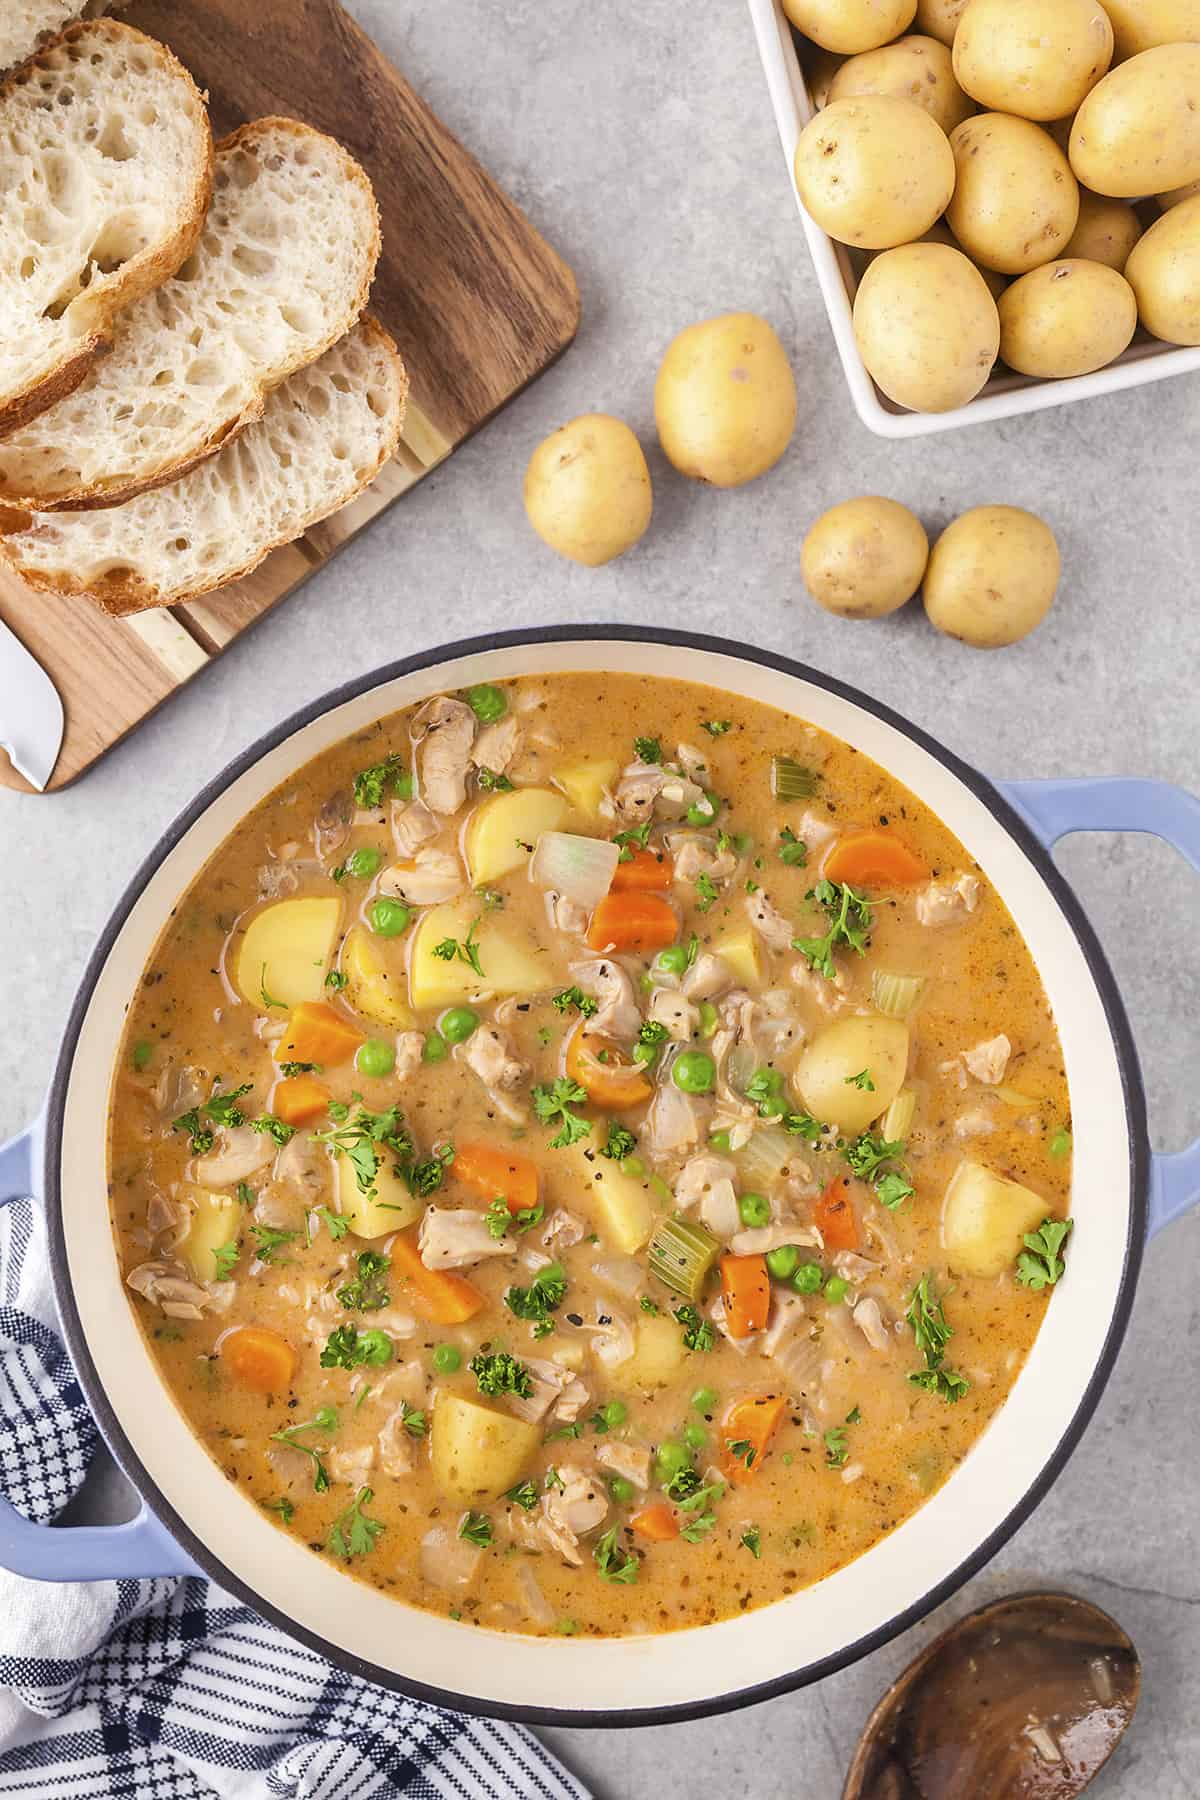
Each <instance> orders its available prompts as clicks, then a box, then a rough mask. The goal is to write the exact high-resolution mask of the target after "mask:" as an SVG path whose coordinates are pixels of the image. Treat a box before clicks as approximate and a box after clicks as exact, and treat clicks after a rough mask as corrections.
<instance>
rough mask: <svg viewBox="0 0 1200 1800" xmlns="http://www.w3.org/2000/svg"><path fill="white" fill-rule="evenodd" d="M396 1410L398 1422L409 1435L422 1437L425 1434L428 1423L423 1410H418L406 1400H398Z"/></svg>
mask: <svg viewBox="0 0 1200 1800" xmlns="http://www.w3.org/2000/svg"><path fill="white" fill-rule="evenodd" d="M397 1411H398V1413H399V1415H400V1423H401V1425H403V1427H404V1429H405V1431H407V1433H408V1435H409V1437H414V1438H423V1437H424V1436H425V1433H426V1432H427V1431H428V1429H429V1425H428V1421H427V1420H426V1418H425V1414H424V1413H423V1412H420V1411H418V1409H417V1408H416V1407H415V1406H410V1405H409V1404H408V1401H407V1400H402V1401H401V1402H400V1405H399V1407H398V1408H397Z"/></svg>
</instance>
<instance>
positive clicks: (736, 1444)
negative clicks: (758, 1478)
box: [725, 1438, 758, 1469]
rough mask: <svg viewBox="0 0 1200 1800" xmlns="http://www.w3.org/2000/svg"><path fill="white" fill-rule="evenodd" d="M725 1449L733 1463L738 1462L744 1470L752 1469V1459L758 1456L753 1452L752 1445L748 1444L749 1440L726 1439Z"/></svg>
mask: <svg viewBox="0 0 1200 1800" xmlns="http://www.w3.org/2000/svg"><path fill="white" fill-rule="evenodd" d="M725 1448H726V1449H727V1450H728V1452H729V1454H730V1456H732V1458H733V1460H734V1462H740V1463H741V1464H742V1467H743V1468H746V1469H750V1468H753V1466H754V1459H755V1457H756V1456H757V1455H758V1452H757V1451H756V1450H755V1448H754V1445H753V1444H752V1443H751V1442H750V1439H749V1438H726V1439H725Z"/></svg>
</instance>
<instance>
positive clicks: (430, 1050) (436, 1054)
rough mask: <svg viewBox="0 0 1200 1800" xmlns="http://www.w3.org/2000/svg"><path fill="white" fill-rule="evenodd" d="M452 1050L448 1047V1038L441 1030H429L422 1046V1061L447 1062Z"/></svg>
mask: <svg viewBox="0 0 1200 1800" xmlns="http://www.w3.org/2000/svg"><path fill="white" fill-rule="evenodd" d="M449 1054H450V1052H449V1051H448V1050H447V1048H446V1040H445V1038H444V1037H443V1036H442V1034H441V1032H440V1031H427V1032H426V1033H425V1042H424V1043H423V1044H422V1046H421V1061H422V1062H427V1063H439V1062H445V1060H446V1058H447V1056H448V1055H449Z"/></svg>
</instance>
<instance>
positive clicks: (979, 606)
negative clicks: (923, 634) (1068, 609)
mask: <svg viewBox="0 0 1200 1800" xmlns="http://www.w3.org/2000/svg"><path fill="white" fill-rule="evenodd" d="M1060 571H1061V563H1060V560H1059V554H1058V545H1057V543H1056V542H1055V538H1054V533H1053V532H1052V531H1051V529H1050V527H1049V526H1048V525H1046V524H1044V523H1043V521H1042V520H1041V519H1039V518H1036V517H1035V515H1034V514H1033V513H1029V512H1024V511H1022V509H1021V508H1020V507H1018V506H977V507H975V509H974V510H973V511H972V512H967V513H964V514H963V515H962V517H961V518H960V519H955V521H954V523H953V524H952V525H948V526H947V527H946V529H945V531H943V533H942V535H941V537H940V538H939V539H938V541H937V543H936V544H935V545H934V546H933V550H932V553H931V554H930V558H929V567H928V568H927V569H926V571H925V587H924V599H925V611H926V612H927V613H928V615H929V620H930V623H931V624H932V625H934V626H936V627H937V629H938V630H939V631H944V632H945V633H946V635H947V637H955V638H959V639H961V641H962V642H963V643H964V644H970V645H971V646H972V647H973V648H974V649H976V650H999V649H1001V648H1003V646H1004V645H1006V644H1015V643H1017V642H1018V640H1019V639H1021V638H1023V637H1028V635H1029V633H1030V632H1031V631H1032V630H1033V629H1034V628H1035V626H1037V625H1040V624H1041V622H1042V620H1043V619H1044V618H1045V616H1046V614H1047V613H1048V612H1049V610H1050V606H1051V603H1052V601H1053V599H1054V595H1055V591H1056V590H1057V587H1058V578H1059V574H1060Z"/></svg>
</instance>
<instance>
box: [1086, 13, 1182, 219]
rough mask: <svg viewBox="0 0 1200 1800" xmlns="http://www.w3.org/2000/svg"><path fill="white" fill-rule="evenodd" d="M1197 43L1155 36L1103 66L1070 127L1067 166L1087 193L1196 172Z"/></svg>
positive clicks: (1130, 191) (1164, 182)
mask: <svg viewBox="0 0 1200 1800" xmlns="http://www.w3.org/2000/svg"><path fill="white" fill-rule="evenodd" d="M1197 95H1200V44H1163V45H1161V46H1160V47H1159V48H1158V49H1156V50H1143V52H1142V54H1141V55H1140V56H1134V57H1131V58H1130V60H1129V61H1128V62H1126V63H1121V64H1120V65H1119V67H1117V68H1115V69H1111V70H1110V71H1109V73H1108V74H1107V75H1106V76H1105V77H1104V80H1103V81H1101V82H1099V83H1098V85H1097V86H1096V87H1094V88H1093V89H1092V91H1091V93H1090V94H1089V95H1088V97H1087V99H1086V100H1085V101H1084V103H1083V105H1082V106H1081V107H1080V109H1079V111H1078V112H1077V113H1076V115H1075V123H1074V124H1073V125H1072V127H1071V151H1070V154H1071V167H1072V168H1073V169H1074V171H1075V174H1076V176H1077V177H1078V178H1079V180H1080V181H1081V182H1082V183H1083V185H1084V187H1089V188H1091V190H1092V192H1093V193H1094V194H1115V195H1116V196H1117V198H1118V199H1124V200H1134V199H1137V198H1138V196H1139V195H1142V194H1161V193H1164V192H1165V191H1166V190H1167V189H1168V188H1178V187H1185V186H1186V185H1187V184H1188V183H1189V182H1192V181H1196V180H1198V179H1200V104H1197Z"/></svg>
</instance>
